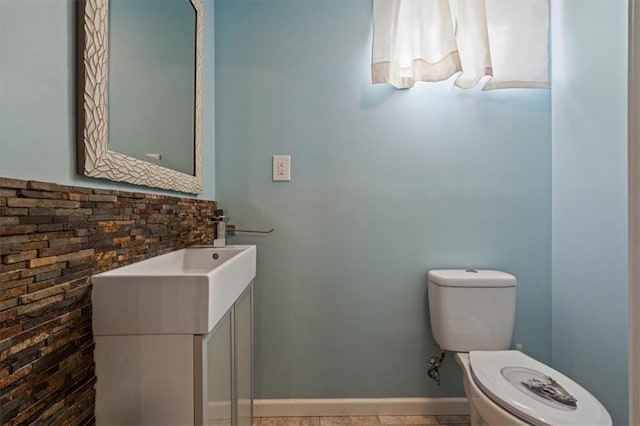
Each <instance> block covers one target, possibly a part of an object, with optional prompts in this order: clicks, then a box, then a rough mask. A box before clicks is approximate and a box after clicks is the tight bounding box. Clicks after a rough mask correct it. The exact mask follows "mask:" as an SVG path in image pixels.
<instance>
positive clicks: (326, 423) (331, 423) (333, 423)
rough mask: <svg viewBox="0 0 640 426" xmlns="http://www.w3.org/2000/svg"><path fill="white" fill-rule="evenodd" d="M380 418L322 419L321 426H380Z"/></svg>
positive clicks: (345, 417)
mask: <svg viewBox="0 0 640 426" xmlns="http://www.w3.org/2000/svg"><path fill="white" fill-rule="evenodd" d="M379 424H380V422H379V420H378V416H340V417H320V425H321V426H338V425H379Z"/></svg>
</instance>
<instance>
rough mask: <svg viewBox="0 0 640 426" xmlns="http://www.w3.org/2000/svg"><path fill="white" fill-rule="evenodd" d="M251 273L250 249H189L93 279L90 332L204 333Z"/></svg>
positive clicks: (252, 258)
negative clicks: (91, 328)
mask: <svg viewBox="0 0 640 426" xmlns="http://www.w3.org/2000/svg"><path fill="white" fill-rule="evenodd" d="M255 275H256V247H255V246H227V247H224V248H214V247H190V248H186V249H182V250H177V251H174V252H171V253H167V254H164V255H161V256H157V257H153V258H150V259H147V260H144V261H142V262H138V263H134V264H131V265H127V266H123V267H121V268H116V269H112V270H111V271H107V272H103V273H101V274H97V275H94V276H93V277H92V279H91V280H92V282H93V292H92V296H91V297H92V302H93V333H94V335H96V336H108V335H132V334H207V333H209V331H211V330H212V329H213V327H214V326H215V325H216V324H217V323H218V321H219V320H220V319H221V318H222V317H223V316H224V314H225V313H226V312H227V311H228V310H229V309H230V308H231V306H232V305H233V303H234V301H235V300H236V299H237V298H238V297H239V296H240V294H242V292H243V291H244V289H245V288H247V286H248V285H249V284H250V283H251V281H253V279H254V277H255Z"/></svg>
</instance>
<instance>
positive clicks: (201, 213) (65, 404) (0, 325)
mask: <svg viewBox="0 0 640 426" xmlns="http://www.w3.org/2000/svg"><path fill="white" fill-rule="evenodd" d="M214 208H215V202H214V201H205V200H196V199H189V198H174V197H168V196H162V195H155V194H142V193H135V192H124V191H111V190H103V189H91V188H80V187H75V186H61V185H56V184H51V183H43V182H33V181H23V180H17V179H6V178H0V423H1V424H3V425H5V424H7V425H17V424H31V423H36V424H56V425H57V424H65V425H76V424H92V423H95V420H94V400H95V390H94V384H95V380H96V379H95V373H94V363H93V348H94V342H93V335H92V332H91V283H90V277H91V275H92V274H94V273H97V272H102V271H106V270H108V269H113V268H116V267H118V266H123V265H126V264H129V263H133V262H137V261H140V260H143V259H146V258H149V257H153V256H157V255H160V254H163V253H167V252H170V251H173V250H177V249H180V248H183V247H186V246H189V245H193V244H203V243H210V242H211V241H212V238H213V226H211V225H210V223H209V220H208V219H209V218H211V217H212V216H213V210H214Z"/></svg>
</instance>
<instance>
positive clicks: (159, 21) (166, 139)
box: [107, 0, 196, 175]
mask: <svg viewBox="0 0 640 426" xmlns="http://www.w3.org/2000/svg"><path fill="white" fill-rule="evenodd" d="M108 50H109V52H108V58H109V61H108V73H109V74H108V75H109V80H108V89H107V90H108V96H109V102H108V111H107V114H108V117H109V119H108V135H109V141H108V146H109V150H112V151H115V152H118V153H122V154H126V155H128V156H131V157H134V158H137V159H139V160H143V161H147V162H152V163H155V164H157V165H159V166H162V167H167V168H170V169H173V170H177V171H179V172H182V173H186V174H189V175H194V174H195V170H194V163H195V159H194V139H195V136H194V123H195V117H194V116H195V93H196V81H195V79H196V74H195V69H196V68H195V67H196V11H195V9H194V8H193V6H192V4H191V1H190V0H162V1H158V0H136V1H131V0H109V43H108Z"/></svg>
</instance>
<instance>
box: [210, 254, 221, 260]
mask: <svg viewBox="0 0 640 426" xmlns="http://www.w3.org/2000/svg"><path fill="white" fill-rule="evenodd" d="M211 257H213V260H218V258H219V257H220V255H219V254H218V253H213V255H212V256H211Z"/></svg>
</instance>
